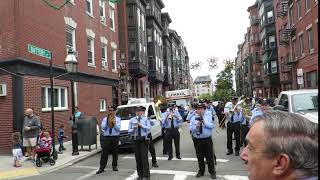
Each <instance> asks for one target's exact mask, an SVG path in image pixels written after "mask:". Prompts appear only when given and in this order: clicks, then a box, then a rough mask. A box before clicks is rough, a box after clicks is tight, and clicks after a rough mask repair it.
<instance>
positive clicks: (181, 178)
mask: <svg viewBox="0 0 320 180" xmlns="http://www.w3.org/2000/svg"><path fill="white" fill-rule="evenodd" d="M150 174H169V175H174V177H173V180H185V179H187V177H188V176H195V175H196V174H197V173H196V172H190V171H172V170H150ZM217 177H221V178H224V179H226V180H248V177H247V176H237V175H217ZM137 178H138V174H137V171H135V172H134V173H133V174H131V175H130V176H129V177H127V178H126V179H125V180H135V179H137Z"/></svg>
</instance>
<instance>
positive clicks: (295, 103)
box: [273, 89, 318, 123]
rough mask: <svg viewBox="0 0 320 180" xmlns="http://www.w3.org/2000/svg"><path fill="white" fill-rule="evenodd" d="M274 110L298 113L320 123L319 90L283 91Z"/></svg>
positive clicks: (276, 101)
mask: <svg viewBox="0 0 320 180" xmlns="http://www.w3.org/2000/svg"><path fill="white" fill-rule="evenodd" d="M273 109H278V110H283V111H288V112H291V113H297V114H300V115H302V116H304V117H305V118H307V119H309V120H310V121H312V122H314V123H318V89H303V90H292V91H282V92H281V93H280V95H279V96H278V98H277V99H276V100H275V106H274V108H273Z"/></svg>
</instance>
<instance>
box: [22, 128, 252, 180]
mask: <svg viewBox="0 0 320 180" xmlns="http://www.w3.org/2000/svg"><path fill="white" fill-rule="evenodd" d="M216 126H217V122H216ZM180 138H181V140H180V148H181V150H180V151H181V157H182V159H181V160H178V159H175V158H174V159H173V160H171V161H168V160H167V156H166V155H163V154H162V139H158V140H156V142H155V148H156V154H157V157H158V159H157V161H158V165H159V167H158V168H151V179H152V180H171V179H173V180H185V179H186V180H192V179H199V180H204V179H210V177H209V173H208V172H207V171H206V173H205V176H203V177H201V178H195V177H194V176H195V174H196V173H197V171H198V163H197V160H196V155H195V150H194V146H193V142H192V139H191V137H190V134H189V130H188V124H187V123H184V124H183V127H182V129H181V136H180ZM226 140H227V139H226V130H220V131H219V133H217V132H216V131H215V130H214V133H213V142H214V149H215V151H216V156H217V163H218V164H217V167H216V172H217V176H218V178H217V179H221V180H222V179H226V180H228V179H229V180H243V179H247V171H246V167H245V165H244V163H243V162H242V160H241V159H240V157H239V156H235V155H234V154H232V155H229V156H227V155H226V154H225V153H226V151H227V149H226ZM80 153H81V152H80ZM174 154H175V153H174ZM149 157H150V158H151V156H150V154H149ZM99 160H100V154H96V155H94V156H92V157H90V158H88V159H86V160H83V161H81V162H78V163H76V164H70V165H69V166H68V167H65V168H63V169H59V170H56V171H54V172H50V173H48V174H42V175H38V176H33V177H28V178H23V179H24V180H44V179H45V180H62V179H73V180H86V179H90V180H100V179H101V180H102V179H112V180H134V179H136V177H137V175H136V172H135V170H136V165H135V159H134V154H133V152H132V151H130V150H126V151H123V152H121V153H120V154H119V160H118V168H119V171H118V172H114V171H112V170H111V160H112V157H111V156H109V162H108V165H107V168H106V169H105V170H106V171H105V172H104V173H102V174H100V175H96V174H95V172H96V171H97V169H98V168H99ZM149 162H150V166H151V159H150V161H149ZM206 168H207V167H206ZM206 170H207V169H206Z"/></svg>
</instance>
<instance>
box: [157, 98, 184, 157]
mask: <svg viewBox="0 0 320 180" xmlns="http://www.w3.org/2000/svg"><path fill="white" fill-rule="evenodd" d="M162 123H163V124H164V126H165V128H166V136H167V142H168V146H167V148H168V154H169V157H168V160H171V159H172V158H173V153H172V140H174V145H175V149H176V158H177V159H181V157H180V132H179V127H180V126H181V125H182V117H181V116H180V114H179V112H178V111H176V110H175V109H174V108H173V107H172V104H171V105H169V111H168V112H167V115H166V118H165V120H164V121H162Z"/></svg>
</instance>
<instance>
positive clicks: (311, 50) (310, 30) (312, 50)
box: [307, 28, 314, 54]
mask: <svg viewBox="0 0 320 180" xmlns="http://www.w3.org/2000/svg"><path fill="white" fill-rule="evenodd" d="M307 33H308V46H309V53H310V54H311V53H314V47H313V43H314V42H313V32H312V28H309V29H308V30H307Z"/></svg>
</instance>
